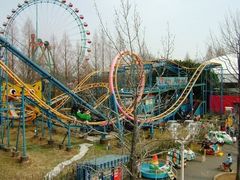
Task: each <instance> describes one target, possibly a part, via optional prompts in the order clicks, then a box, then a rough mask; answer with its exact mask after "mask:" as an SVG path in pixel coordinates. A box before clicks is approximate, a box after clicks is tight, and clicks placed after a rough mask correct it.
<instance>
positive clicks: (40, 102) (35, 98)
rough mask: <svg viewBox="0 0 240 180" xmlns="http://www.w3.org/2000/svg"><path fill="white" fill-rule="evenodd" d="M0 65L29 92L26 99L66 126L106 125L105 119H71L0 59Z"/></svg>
mask: <svg viewBox="0 0 240 180" xmlns="http://www.w3.org/2000/svg"><path fill="white" fill-rule="evenodd" d="M0 67H1V68H2V70H4V71H5V72H6V73H7V74H8V76H9V77H11V78H12V79H13V80H14V81H15V82H16V83H17V85H19V86H20V87H24V89H25V91H26V92H27V93H28V94H29V96H30V98H27V99H28V100H31V101H32V102H36V104H37V105H38V106H39V107H41V108H42V109H45V110H47V111H49V112H50V113H53V114H54V115H56V116H57V117H58V118H60V119H61V120H62V122H60V123H62V125H63V126H66V125H67V124H69V123H73V125H77V124H87V125H106V124H107V121H106V120H105V121H99V122H88V121H86V122H83V121H77V120H75V119H73V118H72V117H69V116H66V115H65V114H62V113H60V112H58V111H57V110H56V109H54V108H52V107H51V106H49V105H48V104H46V103H45V102H44V101H43V100H42V99H41V98H39V97H38V96H37V95H35V94H34V93H33V92H32V91H31V89H30V88H29V87H27V85H26V84H25V83H24V82H23V81H22V80H21V79H20V78H19V77H18V76H17V75H16V74H14V73H13V72H12V71H11V70H10V69H9V68H8V67H7V66H6V65H5V64H4V63H3V61H1V60H0ZM52 120H53V121H54V122H55V123H57V124H59V121H57V120H55V119H52Z"/></svg>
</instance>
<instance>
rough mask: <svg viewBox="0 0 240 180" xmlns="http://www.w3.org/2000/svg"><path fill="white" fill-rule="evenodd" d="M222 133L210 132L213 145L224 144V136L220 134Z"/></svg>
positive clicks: (209, 137)
mask: <svg viewBox="0 0 240 180" xmlns="http://www.w3.org/2000/svg"><path fill="white" fill-rule="evenodd" d="M219 132H220V131H209V133H208V136H207V138H208V140H209V141H211V142H212V143H213V144H224V139H223V136H222V135H221V134H220V133H219Z"/></svg>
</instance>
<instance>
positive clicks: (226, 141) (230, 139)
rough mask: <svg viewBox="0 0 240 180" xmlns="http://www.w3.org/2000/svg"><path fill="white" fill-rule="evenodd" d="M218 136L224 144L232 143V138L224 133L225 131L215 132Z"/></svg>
mask: <svg viewBox="0 0 240 180" xmlns="http://www.w3.org/2000/svg"><path fill="white" fill-rule="evenodd" d="M217 132H218V136H219V137H221V138H222V139H223V140H224V143H226V144H232V143H233V138H232V137H231V136H230V135H229V134H227V133H226V131H217Z"/></svg>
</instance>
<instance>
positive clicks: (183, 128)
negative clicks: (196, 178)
mask: <svg viewBox="0 0 240 180" xmlns="http://www.w3.org/2000/svg"><path fill="white" fill-rule="evenodd" d="M169 123H170V124H169V127H168V130H169V131H170V132H171V135H172V137H173V139H174V140H175V141H176V142H178V143H179V144H181V180H184V145H185V144H187V143H188V142H189V141H190V140H191V139H193V138H194V136H196V135H197V134H198V133H199V130H200V128H199V123H197V122H193V120H185V121H184V123H183V124H184V125H181V124H180V123H177V122H176V121H169Z"/></svg>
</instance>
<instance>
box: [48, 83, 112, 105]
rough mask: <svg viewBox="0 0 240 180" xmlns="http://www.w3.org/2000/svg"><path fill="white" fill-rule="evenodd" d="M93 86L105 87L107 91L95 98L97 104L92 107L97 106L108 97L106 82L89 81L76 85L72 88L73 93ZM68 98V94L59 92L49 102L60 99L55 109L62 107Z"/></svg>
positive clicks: (53, 102) (55, 101)
mask: <svg viewBox="0 0 240 180" xmlns="http://www.w3.org/2000/svg"><path fill="white" fill-rule="evenodd" d="M93 88H106V89H107V92H106V94H104V95H102V96H101V97H100V98H99V99H98V100H97V105H95V106H94V108H96V107H98V106H99V105H100V104H101V103H103V102H104V101H105V100H106V99H107V98H108V97H109V84H108V83H91V84H86V85H85V86H81V87H77V88H75V89H74V90H73V92H74V93H79V92H81V91H86V90H89V89H93ZM68 100H69V96H68V95H66V94H61V95H59V96H57V98H54V99H53V101H52V103H51V104H55V103H57V102H59V101H60V103H59V104H58V105H57V106H56V107H55V109H59V108H60V107H62V106H63V105H64V104H65V103H66V102H67V101H68Z"/></svg>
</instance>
